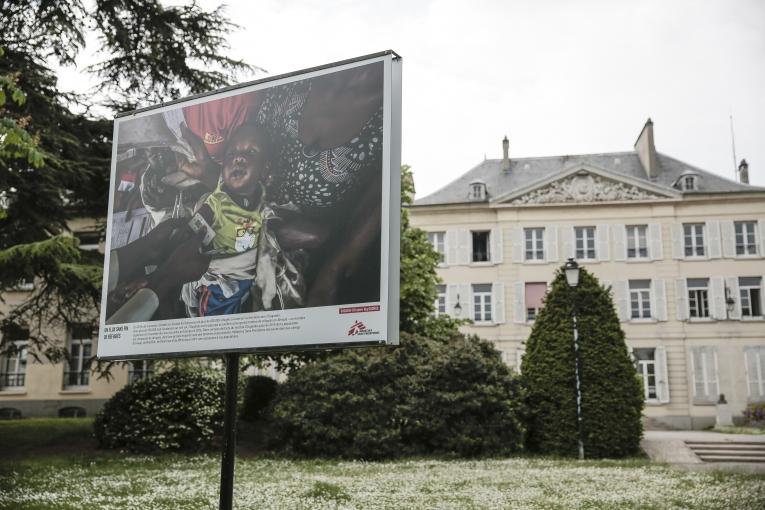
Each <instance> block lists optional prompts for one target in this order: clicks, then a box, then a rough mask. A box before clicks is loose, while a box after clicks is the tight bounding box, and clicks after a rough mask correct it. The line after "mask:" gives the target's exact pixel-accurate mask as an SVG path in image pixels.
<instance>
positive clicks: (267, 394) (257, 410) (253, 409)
mask: <svg viewBox="0 0 765 510" xmlns="http://www.w3.org/2000/svg"><path fill="white" fill-rule="evenodd" d="M278 385H279V383H277V382H276V381H275V380H273V379H271V378H270V377H267V376H265V375H253V376H251V377H248V378H247V380H246V381H245V386H244V403H243V405H242V413H241V418H242V419H243V420H244V421H255V420H257V419H260V418H262V417H263V414H264V412H265V411H266V409H267V408H268V406H269V404H270V403H271V401H272V400H273V399H274V396H275V395H276V388H277V386H278Z"/></svg>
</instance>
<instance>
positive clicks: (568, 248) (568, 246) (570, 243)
mask: <svg viewBox="0 0 765 510" xmlns="http://www.w3.org/2000/svg"><path fill="white" fill-rule="evenodd" d="M560 233H561V237H562V240H563V258H564V259H571V258H574V248H575V245H574V227H573V226H572V225H566V226H563V227H561V230H560Z"/></svg>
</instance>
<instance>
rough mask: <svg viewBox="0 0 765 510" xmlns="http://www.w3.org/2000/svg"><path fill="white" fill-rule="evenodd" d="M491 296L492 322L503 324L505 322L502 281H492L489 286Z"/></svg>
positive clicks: (503, 285) (503, 286)
mask: <svg viewBox="0 0 765 510" xmlns="http://www.w3.org/2000/svg"><path fill="white" fill-rule="evenodd" d="M491 297H492V301H493V303H492V305H493V310H492V312H493V313H492V314H491V315H492V318H493V319H494V324H504V323H505V284H504V283H499V282H496V283H493V284H492V286H491Z"/></svg>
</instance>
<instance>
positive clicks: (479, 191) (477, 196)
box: [470, 181, 486, 200]
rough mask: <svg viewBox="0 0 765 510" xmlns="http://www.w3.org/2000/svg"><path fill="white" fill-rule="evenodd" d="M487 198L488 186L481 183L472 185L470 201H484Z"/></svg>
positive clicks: (477, 182) (476, 182) (472, 183)
mask: <svg viewBox="0 0 765 510" xmlns="http://www.w3.org/2000/svg"><path fill="white" fill-rule="evenodd" d="M485 198H486V184H485V183H483V182H480V181H475V182H471V183H470V199H471V200H483V199H485Z"/></svg>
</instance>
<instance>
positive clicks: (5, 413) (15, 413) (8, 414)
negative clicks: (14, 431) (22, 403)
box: [0, 407, 21, 420]
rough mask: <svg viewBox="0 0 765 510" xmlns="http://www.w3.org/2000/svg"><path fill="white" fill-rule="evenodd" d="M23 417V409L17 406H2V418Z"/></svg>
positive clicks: (16, 418) (0, 412) (15, 418)
mask: <svg viewBox="0 0 765 510" xmlns="http://www.w3.org/2000/svg"><path fill="white" fill-rule="evenodd" d="M19 418H21V411H19V410H18V409H16V408H15V407H2V408H0V420H18V419H19Z"/></svg>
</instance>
